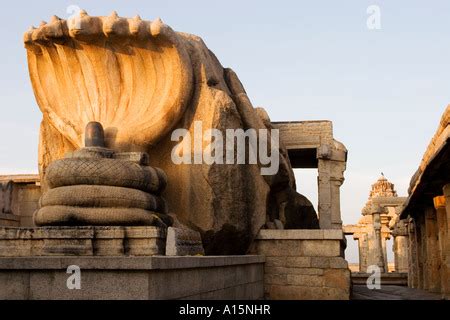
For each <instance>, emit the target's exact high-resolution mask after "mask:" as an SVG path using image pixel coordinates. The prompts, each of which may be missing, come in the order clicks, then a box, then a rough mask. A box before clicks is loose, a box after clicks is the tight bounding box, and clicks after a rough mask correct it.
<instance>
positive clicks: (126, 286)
mask: <svg viewBox="0 0 450 320" xmlns="http://www.w3.org/2000/svg"><path fill="white" fill-rule="evenodd" d="M263 263H264V258H263V257H258V256H234V257H227V259H223V258H222V257H86V256H85V257H63V258H62V257H31V258H0V288H2V289H1V290H0V299H1V300H5V299H18V300H42V299H52V300H59V299H69V300H77V299H83V300H108V299H114V300H115V299H126V300H155V299H230V300H236V299H237V300H241V299H251V300H253V299H255V300H260V299H262V298H263V294H264V289H263ZM70 265H77V266H79V267H80V269H81V277H82V278H81V279H82V281H81V290H68V289H67V278H68V277H69V276H70V275H69V274H67V267H68V266H70ZM230 275H238V276H230Z"/></svg>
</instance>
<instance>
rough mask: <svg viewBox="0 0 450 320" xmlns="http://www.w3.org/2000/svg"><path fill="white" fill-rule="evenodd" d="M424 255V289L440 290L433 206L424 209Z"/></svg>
mask: <svg viewBox="0 0 450 320" xmlns="http://www.w3.org/2000/svg"><path fill="white" fill-rule="evenodd" d="M425 238H426V243H425V245H426V249H425V253H426V256H424V257H423V263H424V279H425V283H424V289H425V290H428V291H431V292H441V279H440V278H441V274H440V270H439V269H440V256H441V254H440V252H439V242H438V228H437V219H436V211H435V210H434V208H433V207H428V208H426V210H425Z"/></svg>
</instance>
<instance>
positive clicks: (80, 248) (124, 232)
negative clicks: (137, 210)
mask: <svg viewBox="0 0 450 320" xmlns="http://www.w3.org/2000/svg"><path fill="white" fill-rule="evenodd" d="M166 234H167V231H166V230H165V229H161V228H157V227H120V226H104V227H102V226H95V227H92V226H89V227H40V228H12V227H0V257H31V256H154V255H163V254H164V253H165V245H166V241H165V240H166Z"/></svg>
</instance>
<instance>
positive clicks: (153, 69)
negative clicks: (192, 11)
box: [24, 11, 318, 255]
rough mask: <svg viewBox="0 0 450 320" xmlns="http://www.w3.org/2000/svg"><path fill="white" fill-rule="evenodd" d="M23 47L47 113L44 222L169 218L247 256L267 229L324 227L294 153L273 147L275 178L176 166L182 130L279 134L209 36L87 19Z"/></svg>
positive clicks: (60, 25) (40, 31) (228, 168)
mask: <svg viewBox="0 0 450 320" xmlns="http://www.w3.org/2000/svg"><path fill="white" fill-rule="evenodd" d="M24 43H25V47H26V49H27V58H28V67H29V72H30V78H31V82H32V86H33V90H34V93H35V96H36V100H37V103H38V105H39V107H40V109H41V111H42V113H43V120H42V123H41V130H40V143H39V171H40V176H41V181H42V190H43V193H44V196H43V197H42V200H41V208H40V209H39V211H38V212H37V213H36V215H35V222H36V224H37V225H51V226H58V225H59V226H60V225H74V224H78V225H94V226H96V225H97V226H98V225H153V226H168V225H170V224H171V222H172V221H171V219H170V218H169V216H170V217H172V218H173V219H174V220H175V222H174V223H175V224H177V225H181V226H185V227H186V228H187V229H191V230H194V231H196V232H199V233H200V234H201V238H202V241H203V246H204V248H205V253H206V254H208V255H212V254H245V253H247V252H248V250H249V247H250V245H251V243H252V241H253V239H255V237H256V235H257V234H258V232H259V230H260V229H261V228H264V227H266V228H271V227H273V226H275V225H276V226H278V227H281V228H283V227H285V228H318V220H317V216H316V213H315V211H314V209H313V207H312V205H311V203H310V202H309V201H308V200H307V199H306V198H304V197H302V196H301V195H299V194H298V193H296V191H295V178H294V173H293V170H292V167H291V164H290V162H289V158H288V154H287V151H286V149H285V148H283V146H280V147H279V148H278V147H273V148H276V151H277V154H279V159H278V160H279V161H278V163H279V164H280V165H279V170H277V172H276V173H275V174H273V175H267V176H263V175H261V173H260V172H261V168H262V167H263V166H265V165H266V164H262V163H260V162H258V163H253V164H237V162H236V161H235V162H234V164H219V163H213V164H206V163H200V164H185V163H184V164H176V163H174V162H173V161H172V158H171V154H172V150H174V147H175V146H176V145H177V144H178V143H179V141H173V140H172V137H171V133H173V131H174V130H175V129H183V130H186V132H188V133H189V134H190V135H191V136H193V135H194V131H195V130H194V129H195V124H196V123H198V122H201V124H202V127H203V129H204V130H209V129H217V130H220V131H225V130H227V129H244V130H247V129H255V130H265V129H268V130H271V129H272V126H271V122H270V119H269V117H268V116H267V113H266V112H265V111H264V110H263V109H261V108H254V107H253V105H252V104H251V102H250V99H249V98H248V96H247V94H246V92H245V90H244V87H243V86H242V84H241V82H240V81H239V79H238V77H237V75H236V74H235V73H234V72H233V71H232V70H231V69H227V68H223V67H222V65H221V64H220V62H219V61H218V59H217V58H216V56H215V55H214V54H213V53H212V52H211V51H210V50H209V49H208V48H207V47H206V45H205V44H204V42H203V41H202V40H201V39H200V38H199V37H197V36H194V35H191V34H186V33H181V32H175V31H173V30H172V29H171V28H170V27H169V26H167V25H166V24H164V23H163V22H162V21H161V20H160V19H157V20H155V21H145V20H142V19H141V18H140V17H139V16H136V17H134V18H131V19H130V18H123V17H119V16H118V15H117V13H115V12H114V13H113V14H111V15H110V16H104V17H92V16H89V15H88V14H87V13H86V12H85V11H81V12H80V14H79V15H78V16H77V17H75V18H73V19H70V20H67V21H66V20H63V19H60V18H58V17H55V16H54V17H52V19H51V20H50V22H49V23H46V22H43V23H41V25H40V26H39V27H38V28H33V27H32V28H31V29H30V30H29V31H27V32H26V33H25V35H24ZM91 122H98V123H101V124H102V126H103V127H104V139H103V138H102V130H101V128H100V126H99V125H98V124H89V125H88V130H87V133H85V131H84V129H85V127H86V125H87V124H88V123H91ZM93 132H97V133H96V134H93ZM86 136H87V138H86V142H87V143H86V145H85V147H84V148H82V147H83V140H84V138H85V137H86ZM213 139H214V138H213V136H211V137H210V138H209V139H208V138H206V139H203V141H202V146H201V147H202V148H203V149H205V148H206V147H207V146H208V145H210V144H211V142H212V140H213ZM112 150H114V151H112ZM272 151H274V149H272ZM147 155H148V157H147ZM149 163H151V164H152V166H154V167H158V168H161V169H155V168H152V167H149V166H148V164H149ZM93 173H95V174H93ZM166 181H168V184H167V187H166V188H164V186H165V183H166ZM162 197H164V198H165V199H167V201H168V204H169V207H170V212H169V215H167V214H166V213H168V212H167V206H166V204H165V202H164V200H163V198H162ZM299 199H300V200H301V201H300V200H299ZM118 207H119V208H120V209H117V208H118Z"/></svg>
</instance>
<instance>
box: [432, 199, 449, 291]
mask: <svg viewBox="0 0 450 320" xmlns="http://www.w3.org/2000/svg"><path fill="white" fill-rule="evenodd" d="M433 202H434V208H435V209H436V218H437V225H438V227H437V228H438V238H439V253H440V257H439V263H440V269H439V271H440V277H441V292H442V293H443V294H444V295H445V294H446V293H447V294H449V293H450V287H449V283H448V282H449V278H448V277H449V275H448V266H447V263H446V252H447V247H448V241H447V239H448V233H447V232H448V230H447V211H446V210H445V197H444V196H439V197H435V198H434V199H433Z"/></svg>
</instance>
